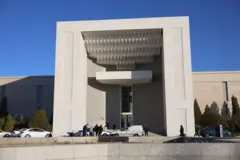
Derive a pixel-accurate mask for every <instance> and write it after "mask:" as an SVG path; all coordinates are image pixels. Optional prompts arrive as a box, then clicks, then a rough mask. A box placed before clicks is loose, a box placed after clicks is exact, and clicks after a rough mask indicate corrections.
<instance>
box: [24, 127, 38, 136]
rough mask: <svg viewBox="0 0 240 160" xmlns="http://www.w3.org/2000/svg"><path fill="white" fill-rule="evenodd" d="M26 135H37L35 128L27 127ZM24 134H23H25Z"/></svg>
mask: <svg viewBox="0 0 240 160" xmlns="http://www.w3.org/2000/svg"><path fill="white" fill-rule="evenodd" d="M25 134H26V135H30V136H31V137H37V133H36V131H35V128H32V129H29V130H28V131H27V133H25ZM26 135H25V136H26Z"/></svg>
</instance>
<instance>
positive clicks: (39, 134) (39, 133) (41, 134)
mask: <svg viewBox="0 0 240 160" xmlns="http://www.w3.org/2000/svg"><path fill="white" fill-rule="evenodd" d="M35 133H36V136H37V137H45V136H46V135H45V134H46V133H45V131H44V130H43V129H40V128H36V129H35Z"/></svg>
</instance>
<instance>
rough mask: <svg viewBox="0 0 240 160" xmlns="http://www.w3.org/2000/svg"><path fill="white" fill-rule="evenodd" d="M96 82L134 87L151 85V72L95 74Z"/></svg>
mask: <svg viewBox="0 0 240 160" xmlns="http://www.w3.org/2000/svg"><path fill="white" fill-rule="evenodd" d="M96 80H97V81H98V82H99V83H102V84H112V85H136V84H145V83H151V81H152V71H114V72H97V73H96Z"/></svg>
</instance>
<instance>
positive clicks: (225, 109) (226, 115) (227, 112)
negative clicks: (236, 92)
mask: <svg viewBox="0 0 240 160" xmlns="http://www.w3.org/2000/svg"><path fill="white" fill-rule="evenodd" d="M221 116H222V118H224V119H226V120H229V119H230V118H231V114H230V109H229V107H228V103H227V102H224V103H223V106H222V110H221Z"/></svg>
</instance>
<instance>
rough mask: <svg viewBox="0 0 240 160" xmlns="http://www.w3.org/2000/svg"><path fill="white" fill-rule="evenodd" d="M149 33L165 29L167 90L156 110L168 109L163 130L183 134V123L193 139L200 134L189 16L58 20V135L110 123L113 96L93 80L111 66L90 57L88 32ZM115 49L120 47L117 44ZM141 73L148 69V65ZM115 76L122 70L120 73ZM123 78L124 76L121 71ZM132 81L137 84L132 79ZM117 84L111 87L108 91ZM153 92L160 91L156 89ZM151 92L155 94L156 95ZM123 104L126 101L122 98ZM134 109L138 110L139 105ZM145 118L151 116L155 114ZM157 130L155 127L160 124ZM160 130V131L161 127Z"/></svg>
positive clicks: (55, 129) (163, 74)
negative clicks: (109, 105) (196, 131)
mask: <svg viewBox="0 0 240 160" xmlns="http://www.w3.org/2000/svg"><path fill="white" fill-rule="evenodd" d="M146 29H148V30H149V29H150V30H151V29H161V30H162V31H163V36H162V38H163V43H162V53H161V55H160V56H161V62H159V70H160V71H161V72H160V71H159V73H160V74H161V80H160V81H159V82H161V83H159V85H162V86H163V87H162V89H163V92H162V94H159V95H153V96H154V97H156V99H160V98H162V102H161V103H162V105H159V106H156V110H158V109H159V108H163V109H162V113H159V116H161V117H163V121H164V122H163V125H162V128H164V130H165V132H166V134H167V135H168V136H176V135H179V126H180V125H183V126H184V128H185V131H186V133H187V135H190V136H192V135H193V134H194V114H193V107H192V106H193V91H192V89H193V88H192V72H191V71H192V68H191V51H190V35H189V33H190V31H189V19H188V17H171V18H144V19H123V20H101V21H76V22H58V23H57V40H56V70H55V90H54V93H55V95H54V124H53V132H54V134H56V135H62V134H65V133H66V132H67V131H71V130H78V129H79V128H80V127H82V126H83V125H84V124H86V123H91V124H94V123H98V124H104V123H105V121H106V120H107V115H106V114H107V113H106V112H107V111H106V104H107V103H108V101H107V100H106V99H107V92H106V90H104V89H99V88H97V87H92V85H90V81H91V79H92V80H93V81H94V80H95V79H96V72H107V71H108V68H107V67H104V66H101V65H98V64H96V63H94V62H92V61H91V60H90V59H89V58H88V57H87V55H88V54H89V53H87V52H90V51H89V50H88V48H87V45H86V40H85V39H84V36H85V35H84V34H85V33H95V31H105V32H106V33H108V32H112V31H124V30H133V31H134V30H146ZM106 39H108V38H106ZM112 48H114V47H113V46H112ZM123 48H124V47H123ZM159 52H160V51H159ZM149 53H150V52H149ZM159 54H160V53H159ZM139 70H145V69H144V67H143V68H142V69H139ZM115 72H117V71H116V70H115ZM119 74H121V72H120V71H119ZM153 76H154V73H153ZM125 78H126V77H125ZM127 79H130V81H131V77H130V78H127ZM96 85H98V84H96ZM132 85H134V83H133V84H132ZM116 86H117V85H114V86H112V85H109V86H108V85H105V88H107V87H116ZM139 86H141V84H139ZM118 87H120V86H118ZM135 88H136V89H135ZM137 88H138V85H136V87H135V86H134V87H133V94H136V95H137V94H140V90H138V89H137ZM146 88H147V86H146ZM152 89H153V90H154V87H153V88H152ZM111 91H113V90H111ZM115 91H116V90H115ZM135 92H136V93H135ZM149 92H150V91H149ZM115 93H116V94H119V93H117V92H115ZM151 93H153V92H152V91H151ZM112 94H114V93H112ZM158 96H159V98H158ZM110 97H111V92H110ZM133 97H134V96H133ZM146 97H147V95H146ZM115 98H116V97H115ZM116 99H119V98H116ZM109 101H112V99H111V98H110V100H109ZM117 101H118V102H119V103H120V99H119V100H117ZM134 101H136V104H137V101H138V99H136V98H134ZM146 101H147V99H146ZM115 104H116V105H115V106H112V107H113V108H116V109H115V111H116V110H118V109H119V108H118V107H116V106H118V104H117V103H115ZM148 105H149V110H150V109H151V102H148ZM134 107H135V108H138V106H136V105H134V106H133V108H134ZM145 107H147V106H145ZM139 108H141V107H139ZM113 110H114V109H113ZM113 110H112V113H109V115H111V114H116V116H118V115H117V112H115V113H114V111H113ZM159 111H160V110H159ZM137 113H138V114H139V115H140V114H141V113H140V110H138V111H136V118H135V119H139V120H138V121H139V122H140V121H141V120H140V117H138V115H137ZM119 116H120V115H119ZM134 116H135V115H134V113H133V117H134ZM145 116H146V117H151V115H145ZM142 118H144V117H142ZM145 119H147V118H145ZM148 119H149V118H148ZM136 121H137V120H136ZM148 121H149V122H150V123H151V124H152V123H158V122H153V121H151V120H148ZM133 123H134V118H133ZM142 125H144V124H142ZM148 125H150V124H148ZM152 126H153V128H154V125H152ZM155 126H156V127H157V124H156V125H155ZM153 130H154V129H153ZM156 132H157V131H156Z"/></svg>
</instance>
